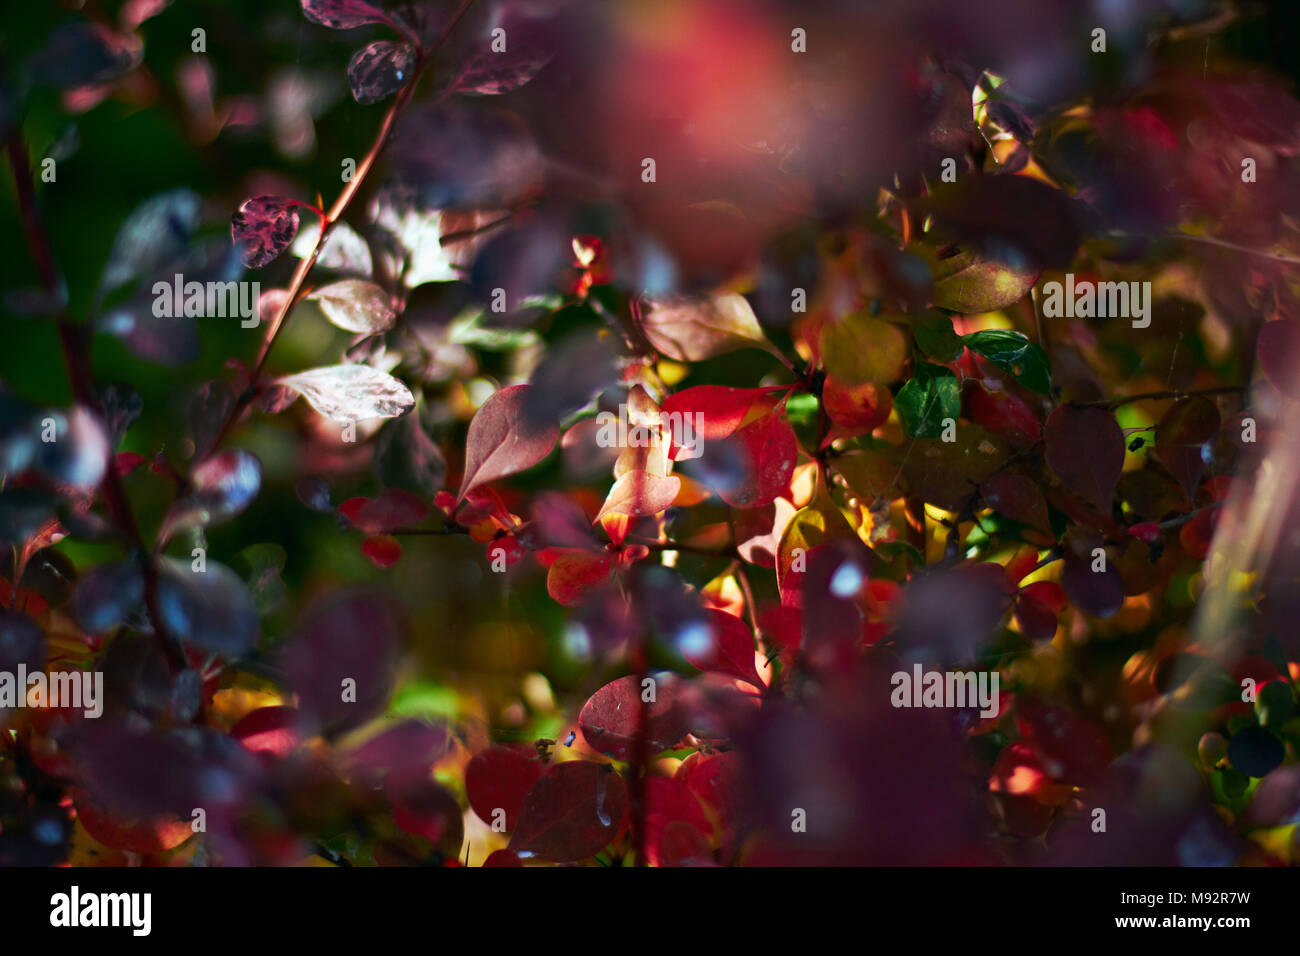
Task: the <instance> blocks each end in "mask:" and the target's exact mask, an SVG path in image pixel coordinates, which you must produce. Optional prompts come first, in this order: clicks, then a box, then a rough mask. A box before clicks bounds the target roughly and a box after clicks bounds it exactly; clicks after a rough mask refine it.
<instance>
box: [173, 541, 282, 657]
mask: <svg viewBox="0 0 1300 956" xmlns="http://www.w3.org/2000/svg"><path fill="white" fill-rule="evenodd" d="M158 610H159V613H160V615H161V617H162V624H163V625H165V626H166V628H167V629H168V630H169V631H171V632H172V633H173V634H175V635H176V636H177V637H179V638H180V639H181V640H183V641H188V642H190V643H192V644H197V645H199V646H200V647H202V648H205V649H206V650H209V651H212V652H214V653H217V654H223V655H227V656H232V657H233V656H236V655H238V654H241V653H243V652H244V651H246V650H248V648H250V647H252V646H253V645H254V644H255V643H257V639H258V637H259V636H260V634H261V626H260V625H259V624H258V620H257V609H256V608H255V607H254V606H253V599H252V596H251V595H250V594H249V593H248V587H247V585H245V584H244V581H243V579H242V578H240V576H239V575H238V574H236V573H235V572H234V571H232V570H230V568H228V567H226V566H225V565H223V564H218V563H217V562H215V561H206V562H205V563H204V565H203V570H202V571H196V570H194V565H192V564H191V563H190V562H188V561H178V560H177V559H175V558H170V557H166V556H164V557H162V558H160V559H159V562H158Z"/></svg>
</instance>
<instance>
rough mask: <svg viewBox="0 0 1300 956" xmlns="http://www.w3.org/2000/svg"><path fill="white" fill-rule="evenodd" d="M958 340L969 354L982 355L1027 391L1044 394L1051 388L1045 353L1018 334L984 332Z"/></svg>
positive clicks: (1049, 366) (1048, 366) (1007, 331)
mask: <svg viewBox="0 0 1300 956" xmlns="http://www.w3.org/2000/svg"><path fill="white" fill-rule="evenodd" d="M961 341H962V342H963V343H965V345H966V347H967V348H968V349H970V350H971V351H972V352H977V353H978V354H980V355H982V356H984V357H985V358H986V359H988V360H989V361H990V362H992V363H993V364H994V365H996V366H997V367H998V368H1000V369H1002V370H1003V371H1006V372H1010V373H1011V374H1012V376H1014V377H1015V380H1016V381H1017V382H1019V383H1020V384H1021V385H1023V386H1025V388H1027V389H1029V390H1030V391H1033V392H1037V393H1038V394H1040V395H1046V394H1047V393H1048V392H1049V391H1051V388H1052V368H1051V365H1050V364H1049V363H1048V360H1047V353H1046V352H1044V351H1043V350H1042V349H1041V348H1040V347H1039V346H1037V345H1035V344H1034V343H1032V342H1030V341H1029V339H1028V338H1026V337H1025V336H1024V335H1022V334H1021V333H1019V332H1011V331H1009V330H1006V329H985V330H984V331H982V332H972V333H971V334H970V335H963V336H962V337H961Z"/></svg>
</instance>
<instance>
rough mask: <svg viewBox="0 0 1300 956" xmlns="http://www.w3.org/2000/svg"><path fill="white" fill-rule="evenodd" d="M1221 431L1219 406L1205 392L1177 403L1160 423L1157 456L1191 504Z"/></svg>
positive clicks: (1157, 436)
mask: <svg viewBox="0 0 1300 956" xmlns="http://www.w3.org/2000/svg"><path fill="white" fill-rule="evenodd" d="M1218 434H1219V409H1218V408H1217V407H1215V404H1214V402H1212V401H1210V400H1209V399H1208V398H1205V397H1204V396H1201V395H1195V396H1192V397H1191V398H1186V399H1183V400H1182V401H1180V402H1175V403H1174V404H1173V405H1172V406H1171V407H1170V409H1169V411H1167V412H1165V414H1164V416H1163V417H1162V418H1161V419H1160V422H1159V424H1157V425H1156V455H1157V456H1158V457H1159V458H1160V463H1161V464H1162V465H1164V466H1165V467H1166V468H1168V469H1169V473H1170V474H1171V475H1173V476H1174V478H1175V480H1177V482H1178V483H1179V484H1180V485H1182V487H1183V492H1184V493H1185V494H1186V495H1187V500H1188V502H1189V503H1190V502H1191V500H1192V499H1193V498H1194V497H1195V496H1196V486H1197V485H1198V484H1200V481H1201V475H1202V474H1204V473H1205V465H1206V463H1207V461H1208V460H1209V458H1210V457H1211V456H1212V455H1213V453H1214V440H1215V438H1217V437H1218Z"/></svg>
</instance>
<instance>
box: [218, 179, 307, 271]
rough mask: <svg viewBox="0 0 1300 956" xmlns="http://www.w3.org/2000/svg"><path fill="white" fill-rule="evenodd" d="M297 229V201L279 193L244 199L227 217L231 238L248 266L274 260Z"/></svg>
mask: <svg viewBox="0 0 1300 956" xmlns="http://www.w3.org/2000/svg"><path fill="white" fill-rule="evenodd" d="M297 233H298V209H297V205H296V204H295V203H294V202H293V201H292V200H289V199H285V198H283V197H282V196H254V197H253V198H252V199H245V200H244V202H243V203H242V204H241V205H240V207H239V209H238V210H237V211H236V212H235V214H234V215H233V216H231V217H230V238H231V240H232V241H233V242H234V243H235V244H236V245H237V246H239V247H240V258H241V259H243V261H244V264H245V265H246V266H248V267H249V268H250V269H260V268H262V267H263V266H265V265H267V264H268V263H270V262H271V261H273V260H274V259H275V257H276V256H278V255H279V254H280V253H282V252H284V250H285V249H287V248H289V243H291V242H293V237H294V236H295V235H297Z"/></svg>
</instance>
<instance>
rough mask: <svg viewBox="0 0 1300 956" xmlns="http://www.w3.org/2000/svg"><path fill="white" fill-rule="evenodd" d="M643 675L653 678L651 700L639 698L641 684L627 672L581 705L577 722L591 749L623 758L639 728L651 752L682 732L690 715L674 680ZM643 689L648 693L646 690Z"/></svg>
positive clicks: (673, 739)
mask: <svg viewBox="0 0 1300 956" xmlns="http://www.w3.org/2000/svg"><path fill="white" fill-rule="evenodd" d="M646 679H647V680H653V681H654V685H653V690H654V697H655V699H654V700H653V701H648V702H645V703H643V702H642V693H643V692H642V689H641V684H640V683H638V682H637V679H636V677H635V676H631V675H629V676H627V677H620V678H619V679H618V680H616V681H611V682H610V683H608V684H606V685H605V686H604V687H602V688H601V689H600V690H598V691H596V693H594V694H592V695H591V698H590V699H589V700H588V701H587V703H585V704H584V705H583V707H582V712H581V713H580V714H579V715H578V726H579V728H580V729H581V730H582V736H583V737H585V738H586V739H587V743H588V744H590V745H591V746H592V748H593V749H595V750H599V751H600V752H601V753H604V754H609V755H610V756H611V757H614V758H615V759H618V760H626V759H627V758H628V757H629V756H630V755H631V753H632V749H633V747H634V745H635V740H636V737H637V734H638V733H639V732H644V734H645V738H646V749H647V751H648V752H649V753H652V754H656V753H660V752H661V751H664V750H667V749H668V748H669V747H671V746H672V745H673V744H675V743H677V742H678V741H679V740H681V739H682V738H683V737H685V736H686V734H687V732H688V731H689V730H690V715H689V714H688V713H687V712H686V710H685V708H684V707H682V706H681V704H680V702H679V701H678V687H677V680H676V679H675V678H673V677H672V676H671V675H659V676H656V677H653V678H646ZM645 693H646V694H647V695H648V694H649V690H647V691H645ZM643 707H644V709H645V721H644V723H645V726H644V728H642V726H641V725H642V717H641V711H642V708H643Z"/></svg>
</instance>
